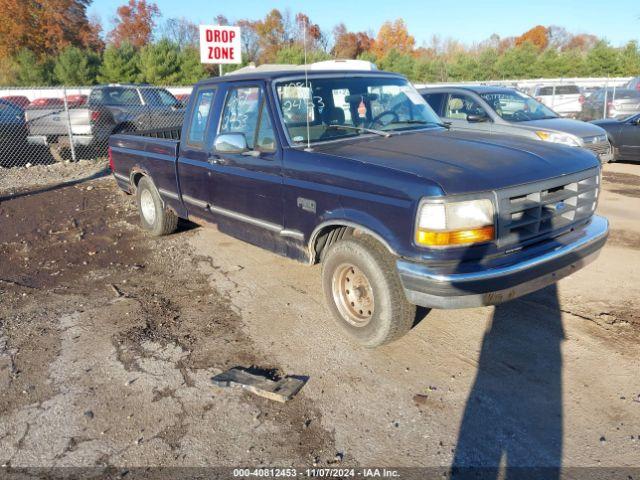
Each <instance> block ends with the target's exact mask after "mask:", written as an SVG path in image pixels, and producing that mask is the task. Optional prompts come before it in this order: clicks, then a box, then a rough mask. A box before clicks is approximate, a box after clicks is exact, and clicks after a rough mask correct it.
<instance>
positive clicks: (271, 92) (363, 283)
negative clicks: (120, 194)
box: [109, 69, 608, 346]
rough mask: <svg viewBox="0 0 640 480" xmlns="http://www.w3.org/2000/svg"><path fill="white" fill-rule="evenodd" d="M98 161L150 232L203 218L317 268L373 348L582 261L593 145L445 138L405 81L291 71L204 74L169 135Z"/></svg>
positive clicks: (594, 245) (336, 306) (466, 135)
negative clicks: (424, 312)
mask: <svg viewBox="0 0 640 480" xmlns="http://www.w3.org/2000/svg"><path fill="white" fill-rule="evenodd" d="M109 146H110V149H109V154H110V163H111V168H112V170H113V173H114V176H115V179H116V181H117V183H118V185H119V186H120V188H122V189H123V190H124V191H126V192H128V193H130V194H133V195H135V196H136V199H137V205H138V208H139V212H140V218H141V223H142V226H143V227H144V228H145V229H147V230H148V231H150V232H151V233H152V234H154V235H164V234H169V233H171V232H173V231H174V230H175V229H176V225H177V221H178V218H185V219H190V220H193V221H194V222H196V223H200V222H203V223H214V224H217V226H218V228H219V229H220V230H221V231H222V232H225V233H228V234H230V235H232V236H235V237H237V238H239V239H242V240H245V241H247V242H250V243H252V244H255V245H258V246H261V247H263V248H266V249H269V250H272V251H274V252H276V253H278V254H281V255H284V256H287V257H290V258H293V259H296V260H300V261H303V262H306V263H308V264H315V263H318V262H320V263H322V284H323V289H324V293H325V296H326V300H327V303H328V306H329V309H330V310H331V312H332V314H333V316H334V317H335V319H336V321H337V323H338V324H340V325H341V326H342V327H344V329H345V330H346V331H347V332H348V333H349V334H350V335H351V336H352V337H353V338H354V339H356V340H357V341H359V342H360V343H361V344H363V345H366V346H377V345H381V344H384V343H387V342H390V341H392V340H394V339H397V338H399V337H400V336H402V335H403V334H405V333H406V332H407V331H409V329H410V328H411V327H412V325H413V324H414V321H415V316H416V307H415V306H416V305H419V306H424V307H428V308H463V307H476V306H484V305H493V304H499V303H501V302H505V301H508V300H511V299H513V298H516V297H518V296H521V295H524V294H526V293H529V292H532V291H534V290H537V289H540V288H542V287H544V286H546V285H549V284H551V283H553V282H556V281H557V280H559V279H560V278H562V277H564V276H566V275H568V274H570V273H572V272H574V271H576V270H578V269H579V268H581V267H583V266H584V265H585V264H587V263H588V262H590V261H591V260H593V259H594V258H595V257H596V256H597V254H598V253H599V250H600V249H601V247H602V246H603V244H604V243H605V241H606V237H607V233H608V223H607V220H606V219H605V218H602V217H600V216H596V215H594V212H595V209H596V205H597V200H598V193H599V189H600V163H599V161H598V159H597V158H596V156H595V155H594V154H593V153H592V152H589V151H586V150H583V149H578V148H571V147H568V146H562V145H557V144H552V143H546V142H536V141H533V140H527V139H523V138H520V137H506V136H498V135H492V136H489V135H483V134H479V133H474V132H462V131H455V130H449V129H448V128H447V125H444V124H442V123H441V121H440V119H439V118H438V116H437V115H436V114H435V113H434V112H433V110H432V109H431V108H430V107H429V106H428V104H427V103H426V102H425V100H424V99H423V98H422V97H421V96H420V94H418V92H417V91H416V90H415V89H414V87H413V86H412V85H411V84H410V83H409V82H408V81H407V79H406V78H404V77H403V76H400V75H397V74H393V73H387V72H371V71H367V72H362V71H322V72H320V71H312V72H308V75H305V72H303V71H300V70H295V69H294V70H290V71H278V72H265V71H257V72H254V73H246V74H236V75H228V76H224V77H221V78H215V79H210V80H206V81H202V82H200V83H198V84H197V85H196V86H195V89H194V91H193V94H192V95H191V97H190V100H189V105H188V107H187V110H186V114H185V122H184V125H183V127H182V130H165V131H154V132H139V133H138V134H135V135H125V134H120V135H113V136H112V137H111V138H110V141H109Z"/></svg>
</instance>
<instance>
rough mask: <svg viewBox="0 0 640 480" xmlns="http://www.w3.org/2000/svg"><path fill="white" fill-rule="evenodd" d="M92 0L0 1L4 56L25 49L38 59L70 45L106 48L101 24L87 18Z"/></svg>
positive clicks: (0, 54) (1, 54)
mask: <svg viewBox="0 0 640 480" xmlns="http://www.w3.org/2000/svg"><path fill="white" fill-rule="evenodd" d="M89 3H90V0H39V1H37V2H36V1H25V0H0V58H8V57H11V56H14V55H16V54H17V53H18V52H20V51H21V50H23V49H27V50H29V51H31V52H33V53H34V54H35V56H36V57H37V58H38V59H42V58H44V57H45V56H48V55H56V54H57V53H59V52H60V51H62V50H63V49H64V48H66V47H68V46H77V47H80V48H88V49H92V50H94V51H96V50H101V49H102V48H103V46H104V45H103V43H102V40H101V39H100V35H99V34H100V26H99V23H97V22H92V21H90V20H89V19H88V17H87V6H88V5H89Z"/></svg>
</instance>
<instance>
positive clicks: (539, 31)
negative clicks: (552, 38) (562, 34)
mask: <svg viewBox="0 0 640 480" xmlns="http://www.w3.org/2000/svg"><path fill="white" fill-rule="evenodd" d="M526 42H529V43H532V44H533V45H535V46H536V47H537V48H538V50H544V49H545V48H547V45H549V31H548V30H547V28H546V27H543V26H542V25H537V26H535V27H533V28H532V29H531V30H527V31H526V32H524V33H523V34H522V35H520V36H519V37H517V38H516V40H515V43H516V46H520V45H522V44H523V43H526Z"/></svg>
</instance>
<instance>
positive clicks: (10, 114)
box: [0, 100, 27, 167]
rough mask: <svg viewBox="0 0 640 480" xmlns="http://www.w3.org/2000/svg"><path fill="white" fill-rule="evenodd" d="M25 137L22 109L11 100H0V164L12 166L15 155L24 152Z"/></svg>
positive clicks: (25, 128) (25, 130) (25, 127)
mask: <svg viewBox="0 0 640 480" xmlns="http://www.w3.org/2000/svg"><path fill="white" fill-rule="evenodd" d="M26 138H27V125H26V123H25V119H24V110H22V108H20V107H18V106H17V105H15V104H14V103H12V102H9V101H7V100H0V166H3V167H8V166H13V165H15V164H16V159H15V157H16V156H17V155H20V154H22V155H25V154H26V150H25V147H26V146H27V143H26Z"/></svg>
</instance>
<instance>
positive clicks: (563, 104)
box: [532, 84, 585, 118]
mask: <svg viewBox="0 0 640 480" xmlns="http://www.w3.org/2000/svg"><path fill="white" fill-rule="evenodd" d="M532 96H533V97H535V99H536V100H538V101H539V102H542V103H544V104H545V105H546V106H547V107H549V108H551V109H552V110H553V111H554V112H556V113H558V114H560V115H561V116H563V117H571V118H575V117H577V116H578V114H579V113H580V112H581V110H582V103H583V102H584V99H585V97H584V95H583V94H582V92H581V91H580V88H579V87H578V86H577V85H566V84H563V85H538V86H537V87H535V88H534V90H533V95H532Z"/></svg>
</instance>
